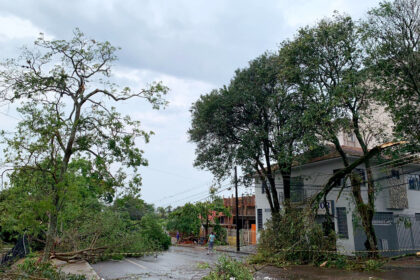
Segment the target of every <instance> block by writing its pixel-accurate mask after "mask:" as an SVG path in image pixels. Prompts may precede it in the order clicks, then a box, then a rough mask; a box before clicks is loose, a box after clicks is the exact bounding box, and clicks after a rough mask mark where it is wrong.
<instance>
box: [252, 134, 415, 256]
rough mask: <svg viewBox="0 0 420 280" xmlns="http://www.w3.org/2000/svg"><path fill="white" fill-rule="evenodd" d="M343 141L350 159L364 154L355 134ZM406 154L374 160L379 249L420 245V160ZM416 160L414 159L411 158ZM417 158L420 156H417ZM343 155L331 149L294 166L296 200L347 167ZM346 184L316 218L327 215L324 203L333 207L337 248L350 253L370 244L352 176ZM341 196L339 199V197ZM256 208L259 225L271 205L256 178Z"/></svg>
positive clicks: (334, 192)
mask: <svg viewBox="0 0 420 280" xmlns="http://www.w3.org/2000/svg"><path fill="white" fill-rule="evenodd" d="M340 141H341V142H342V144H343V148H344V151H345V153H346V154H347V155H348V157H349V160H350V161H355V160H356V159H357V158H359V157H360V156H361V155H362V150H361V149H360V148H359V147H357V145H356V141H355V139H354V138H353V137H352V135H347V134H343V135H342V136H341V139H340ZM411 159H413V160H410V158H407V160H397V161H389V162H387V163H382V164H378V163H373V166H372V171H373V176H374V181H375V188H376V200H375V216H374V220H373V223H374V227H375V232H376V236H377V239H378V246H379V249H382V250H410V249H411V250H413V249H420V165H419V164H415V163H413V162H415V160H414V158H411ZM410 162H411V163H410ZM417 162H418V159H417ZM343 167H344V165H343V163H342V159H341V157H340V155H339V154H338V153H337V152H336V151H335V150H333V149H332V150H331V151H330V152H329V153H327V154H325V155H324V156H321V157H317V158H312V159H310V160H308V161H306V162H305V163H303V164H301V165H297V166H294V167H293V169H292V178H291V201H292V202H304V201H305V200H309V198H311V197H312V196H313V195H315V194H316V193H318V192H319V191H320V190H321V188H322V186H324V185H325V183H326V182H327V181H328V179H329V178H330V177H331V176H332V175H333V174H334V172H336V171H337V170H339V169H341V168H343ZM356 171H357V172H359V173H360V175H361V177H362V179H363V178H366V170H365V167H364V165H361V166H359V167H358V168H357V170H356ZM343 184H345V188H344V189H343V191H342V193H341V195H340V197H339V198H338V194H339V191H340V189H341V186H337V187H336V188H334V189H333V190H332V191H331V192H330V193H329V194H328V196H327V202H328V203H327V205H324V203H323V202H321V203H320V205H319V210H318V213H317V221H319V222H321V221H323V219H324V217H325V207H329V209H330V212H331V213H332V215H333V217H334V226H335V231H336V233H337V236H338V239H337V249H338V250H341V251H343V252H345V253H349V252H353V251H360V250H365V246H364V242H365V240H366V236H365V234H364V232H363V230H362V228H361V227H360V225H358V219H357V215H356V210H355V204H354V200H353V197H352V194H351V188H350V183H349V182H344V180H343V182H341V185H343ZM276 186H277V192H278V194H279V201H280V203H282V202H283V201H284V199H283V185H282V177H281V176H280V174H276ZM362 191H363V194H362V195H363V198H364V200H365V201H367V187H366V186H365V185H364V184H362ZM337 198H338V199H337ZM255 208H256V224H257V230H259V229H262V228H264V224H265V223H266V221H267V219H269V218H271V211H270V207H269V204H268V201H267V197H266V194H265V193H264V188H262V182H261V181H260V180H258V179H256V181H255Z"/></svg>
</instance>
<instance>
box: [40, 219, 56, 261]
mask: <svg viewBox="0 0 420 280" xmlns="http://www.w3.org/2000/svg"><path fill="white" fill-rule="evenodd" d="M57 220H58V216H57V213H51V214H50V215H49V221H48V231H47V236H46V241H45V248H44V253H43V256H42V261H43V262H47V261H48V260H49V259H50V254H51V252H53V251H54V246H55V244H54V242H55V236H56V233H57Z"/></svg>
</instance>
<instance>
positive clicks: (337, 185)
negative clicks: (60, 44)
mask: <svg viewBox="0 0 420 280" xmlns="http://www.w3.org/2000/svg"><path fill="white" fill-rule="evenodd" d="M340 170H341V169H334V170H333V174H335V173H337V172H338V171H340ZM343 185H344V178H341V179H340V183H338V184H335V185H334V187H341V186H343Z"/></svg>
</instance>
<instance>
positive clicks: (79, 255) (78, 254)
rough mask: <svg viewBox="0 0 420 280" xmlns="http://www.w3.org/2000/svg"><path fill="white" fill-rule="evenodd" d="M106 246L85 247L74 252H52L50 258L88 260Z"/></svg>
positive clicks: (67, 260) (68, 260)
mask: <svg viewBox="0 0 420 280" xmlns="http://www.w3.org/2000/svg"><path fill="white" fill-rule="evenodd" d="M106 248H107V247H99V248H87V249H83V250H79V251H74V252H53V253H51V256H50V259H54V258H55V259H58V260H60V261H66V262H71V261H75V260H90V259H91V258H94V257H96V256H97V255H98V254H99V253H100V252H103V251H104V250H105V249H106Z"/></svg>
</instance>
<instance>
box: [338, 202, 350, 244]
mask: <svg viewBox="0 0 420 280" xmlns="http://www.w3.org/2000/svg"><path fill="white" fill-rule="evenodd" d="M337 226H338V235H339V236H340V237H341V238H349V229H348V226H347V211H346V207H337Z"/></svg>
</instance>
